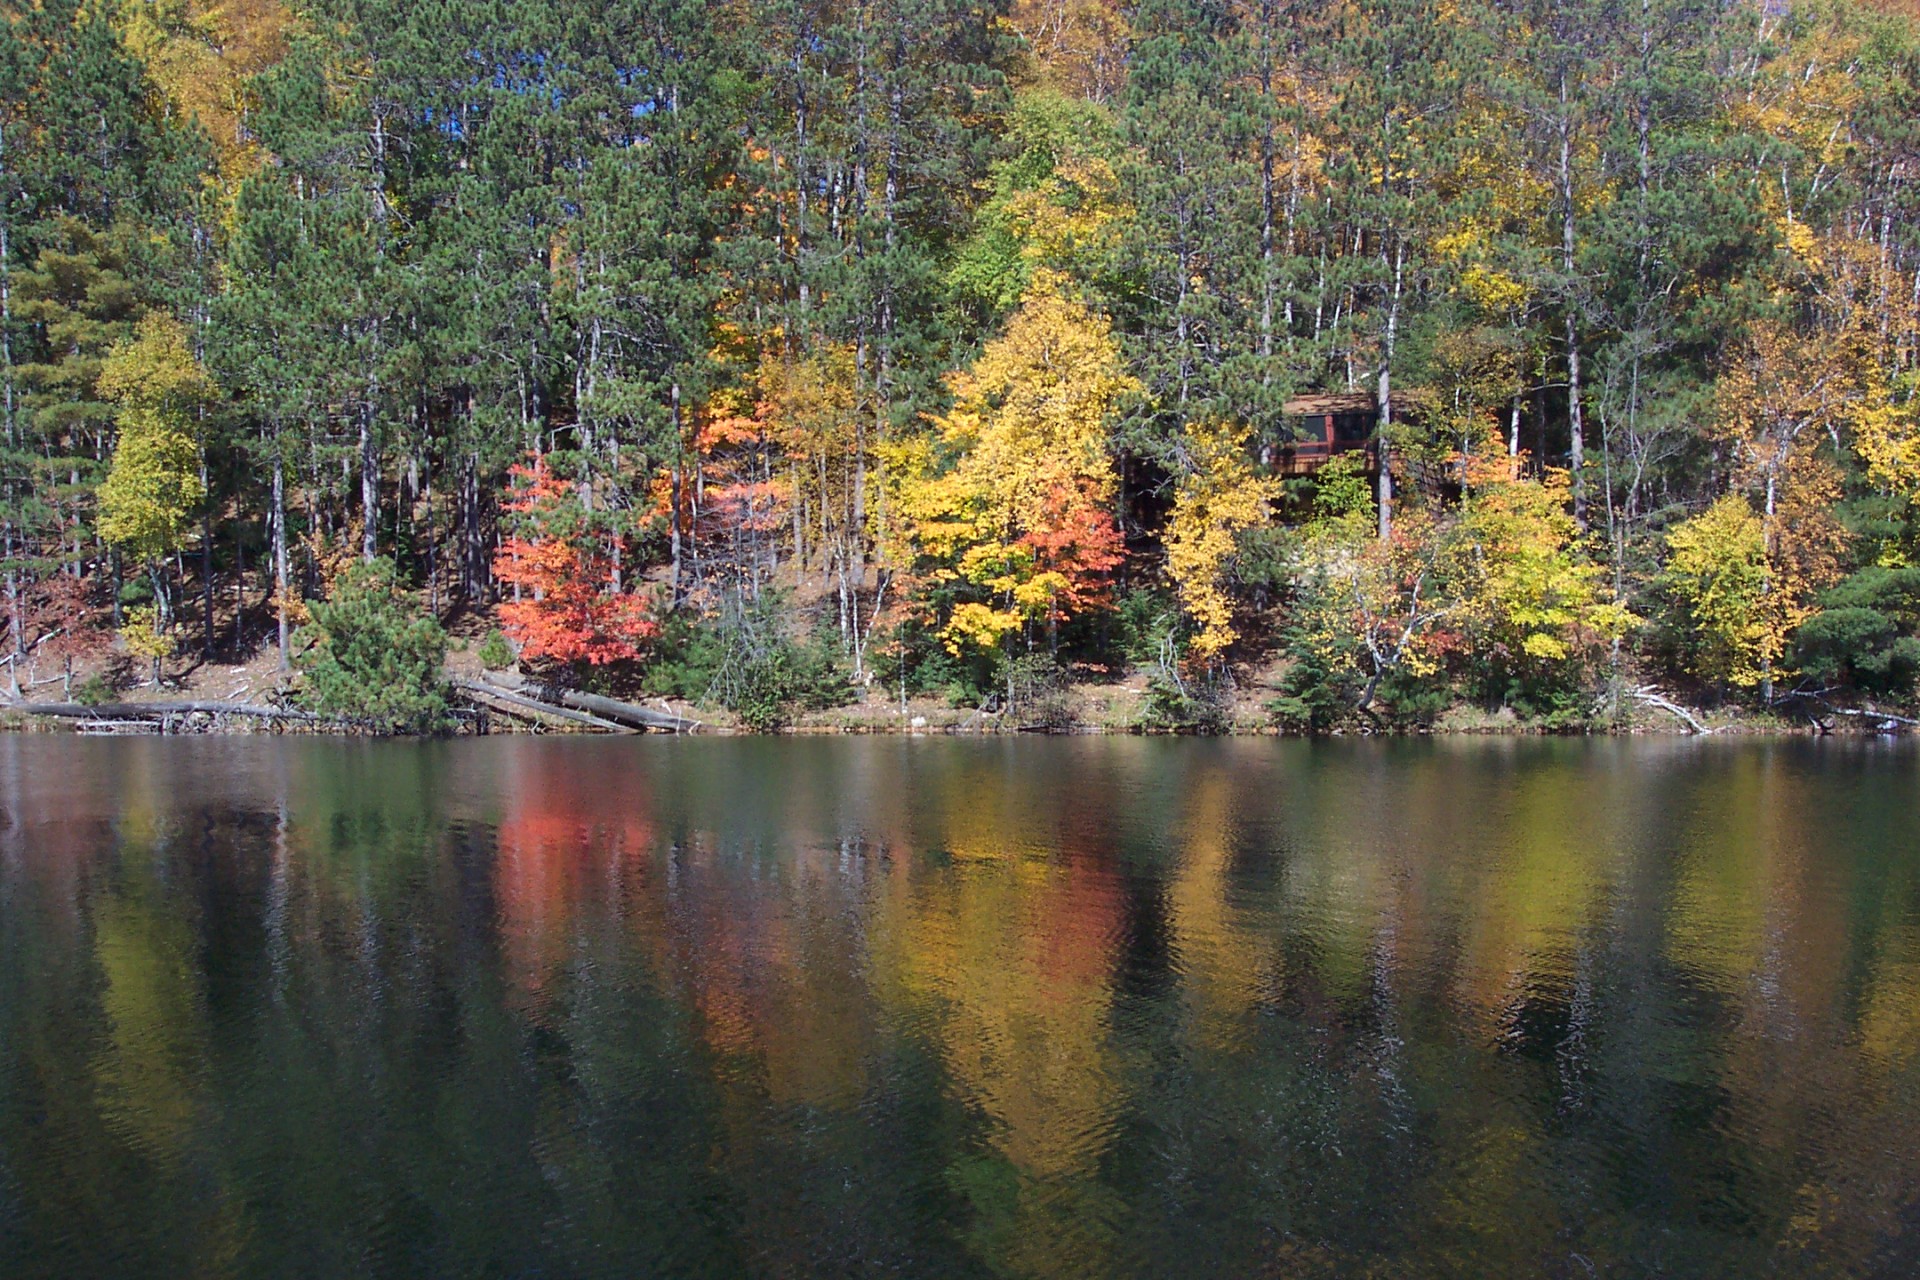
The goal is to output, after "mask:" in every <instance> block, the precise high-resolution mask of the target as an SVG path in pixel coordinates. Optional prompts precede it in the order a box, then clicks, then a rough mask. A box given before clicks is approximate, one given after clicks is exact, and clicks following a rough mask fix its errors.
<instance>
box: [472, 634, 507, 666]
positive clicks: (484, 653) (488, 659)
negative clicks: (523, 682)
mask: <svg viewBox="0 0 1920 1280" xmlns="http://www.w3.org/2000/svg"><path fill="white" fill-rule="evenodd" d="M476 656H477V657H478V658H479V659H480V665H481V666H483V667H485V668H486V669H487V670H489V671H505V670H506V669H507V668H508V667H510V666H512V665H513V664H514V661H515V656H514V652H513V646H512V645H511V644H509V643H507V633H506V632H504V631H494V632H493V633H492V634H490V635H489V636H488V637H487V638H486V641H485V643H483V644H482V645H481V646H480V651H479V653H478V654H477V655H476Z"/></svg>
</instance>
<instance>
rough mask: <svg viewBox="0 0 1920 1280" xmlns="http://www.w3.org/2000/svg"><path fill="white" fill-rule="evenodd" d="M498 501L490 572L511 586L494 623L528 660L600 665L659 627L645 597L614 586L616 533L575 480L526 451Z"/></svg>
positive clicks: (627, 652)
mask: <svg viewBox="0 0 1920 1280" xmlns="http://www.w3.org/2000/svg"><path fill="white" fill-rule="evenodd" d="M513 485H514V489H513V493H512V496H511V497H509V498H508V499H507V501H506V503H505V504H504V505H505V509H506V511H507V513H508V515H509V517H510V518H511V520H512V524H513V534H512V536H511V537H508V538H506V539H505V540H504V541H502V542H501V544H500V550H499V552H498V553H497V554H496V555H495V556H494V562H493V574H494V577H495V578H497V579H498V580H499V581H500V582H502V583H504V584H506V585H507V586H509V587H511V588H513V591H514V598H513V599H512V600H510V601H507V602H506V603H503V604H502V605H501V606H500V609H499V613H500V625H501V627H502V628H503V629H504V630H505V631H506V633H507V635H508V637H509V638H510V639H511V640H512V641H513V642H514V644H515V645H516V646H517V647H518V649H519V652H520V657H521V658H522V659H523V660H525V661H529V662H561V663H580V662H584V663H587V664H588V665H590V666H603V665H605V664H607V663H610V662H621V661H627V660H630V659H634V658H638V657H639V656H640V655H641V653H642V652H643V651H644V649H645V646H646V643H647V642H648V641H649V640H651V639H652V638H653V637H654V635H655V634H656V633H657V632H658V631H659V629H660V624H659V622H658V621H657V619H656V618H655V616H654V610H653V608H652V602H651V601H650V600H649V599H648V598H647V597H645V596H642V595H638V594H635V593H633V592H630V591H626V590H623V589H622V584H621V582H620V577H619V572H618V567H617V566H618V564H619V561H618V559H617V552H618V550H619V541H620V535H619V533H618V531H617V530H613V529H610V528H608V527H607V525H606V522H605V521H604V520H603V519H600V518H598V517H597V513H595V512H594V511H593V510H591V509H590V507H589V505H588V504H587V503H586V502H584V501H582V499H581V494H580V487H579V485H578V484H577V483H576V482H574V481H571V480H568V479H566V478H564V477H563V476H561V475H559V474H557V473H556V471H555V469H554V466H553V459H550V458H546V457H541V456H539V455H534V456H533V458H532V460H531V461H530V462H529V463H526V464H523V465H519V466H516V467H514V468H513Z"/></svg>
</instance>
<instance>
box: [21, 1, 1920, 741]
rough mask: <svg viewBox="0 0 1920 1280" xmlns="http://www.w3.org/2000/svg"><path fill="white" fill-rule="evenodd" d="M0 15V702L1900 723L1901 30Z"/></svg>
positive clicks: (1904, 421) (1643, 10)
mask: <svg viewBox="0 0 1920 1280" xmlns="http://www.w3.org/2000/svg"><path fill="white" fill-rule="evenodd" d="M0 12H4V14H5V17H6V21H5V22H4V23H0V417H3V418H4V437H5V439H4V444H3V445H0V562H3V569H4V588H3V589H4V593H5V600H4V602H3V604H0V607H3V608H4V612H5V619H6V621H5V628H6V639H5V641H4V643H3V644H0V647H4V648H5V649H6V650H7V651H8V653H9V656H8V657H6V658H5V659H4V661H5V662H6V665H7V669H8V672H9V676H8V681H9V686H10V688H11V689H12V691H13V692H14V694H15V696H16V698H17V697H19V696H21V695H22V693H23V691H25V690H29V689H31V688H32V687H34V686H35V685H46V684H57V685H60V686H62V687H63V688H64V689H65V690H66V692H67V694H68V695H69V696H74V697H93V698H103V697H106V696H112V695H111V690H112V689H114V688H129V687H132V686H134V685H137V684H141V683H150V684H161V683H171V684H173V685H176V686H179V685H181V683H182V682H183V681H185V682H189V683H190V682H191V681H192V679H193V678H195V673H200V674H201V675H204V674H205V673H207V672H210V671H211V670H212V669H213V668H214V666H216V665H223V666H236V667H237V666H240V665H243V664H247V663H255V664H263V665H267V666H269V667H271V668H272V669H274V670H276V671H278V672H283V673H285V674H284V675H283V676H281V677H280V679H281V684H282V692H283V693H284V695H285V697H286V698H288V699H290V700H292V701H294V702H302V703H304V704H306V705H311V706H315V707H319V708H321V709H323V710H326V711H329V712H330V713H334V714H339V715H342V716H346V717H348V718H353V719H356V720H359V721H361V722H364V723H366V724H368V725H370V726H377V727H383V728H407V727H413V728H426V727H432V726H433V725H435V724H438V723H440V722H442V719H443V717H444V715H445V712H446V708H447V703H448V698H449V694H448V691H447V689H446V686H445V685H444V684H443V683H442V677H441V669H442V663H443V661H444V660H445V659H446V658H447V656H448V650H449V647H452V648H454V649H455V650H457V651H459V652H462V653H466V652H469V651H471V652H473V653H476V654H477V656H478V660H479V661H480V662H481V664H483V665H484V666H485V667H486V668H489V669H495V670H498V669H504V668H508V667H517V668H519V669H520V670H522V671H525V672H528V673H532V674H534V675H537V676H538V677H540V678H542V679H545V680H549V681H552V682H555V683H556V684H558V685H562V686H567V687H573V688H580V689H587V690H595V691H600V692H608V693H615V694H620V695H622V696H630V697H634V698H639V697H647V698H652V699H660V698H668V699H676V700H680V701H682V702H684V703H691V704H694V705H696V706H706V707H714V708H719V709H722V710H724V711H726V712H728V713H730V714H731V715H732V716H733V717H734V718H736V719H737V721H738V722H739V723H741V724H744V725H747V726H749V727H755V728H772V727H777V726H779V725H782V724H785V723H788V722H790V721H791V720H792V719H793V718H794V717H795V716H797V715H802V714H804V713H806V712H807V711H808V710H810V709H815V710H817V709H823V708H827V707H831V706H835V705H838V704H845V703H849V702H854V701H862V702H864V703H867V704H870V705H877V706H880V707H883V708H884V707H888V706H892V707H896V708H898V709H899V713H900V714H902V715H904V714H905V713H906V711H907V709H908V708H909V706H910V704H912V705H918V704H920V703H931V702H934V701H937V702H938V703H940V704H941V705H950V706H953V707H964V708H977V709H979V710H981V711H996V712H998V713H1000V714H1001V716H1002V719H1003V720H1004V719H1005V717H1006V713H1007V712H1009V711H1016V712H1017V714H1016V715H1015V716H1014V717H1013V719H1014V720H1015V721H1018V722H1021V723H1023V724H1034V723H1051V722H1054V721H1062V722H1066V721H1071V720H1073V719H1074V718H1075V715H1076V713H1075V711H1074V709H1073V706H1072V704H1071V700H1070V698H1069V697H1068V691H1069V690H1070V689H1074V688H1081V687H1086V686H1096V687H1097V686H1099V685H1101V684H1102V683H1103V682H1105V683H1107V684H1118V683H1121V682H1127V681H1131V682H1132V683H1133V685H1134V686H1135V687H1137V688H1138V689H1139V690H1140V691H1141V697H1140V700H1139V707H1140V711H1139V716H1140V723H1142V724H1151V725H1157V726H1160V727H1166V728H1189V729H1194V728H1197V729H1209V728H1216V729H1217V728H1224V727H1229V726H1234V727H1244V726H1245V725H1247V724H1248V723H1249V717H1250V716H1251V717H1252V719H1253V720H1254V721H1257V722H1258V723H1260V724H1262V725H1270V726H1275V727H1279V728H1283V729H1288V730H1294V731H1327V730H1334V729H1342V728H1368V729H1393V728H1411V727H1418V726H1426V725H1431V724H1434V723H1436V721H1438V720H1439V719H1440V718H1441V717H1443V716H1444V715H1447V714H1450V713H1451V711H1452V710H1453V709H1458V708H1463V707H1464V708H1472V709H1475V710H1476V711H1477V713H1478V714H1480V715H1482V716H1483V717H1484V716H1489V715H1494V714H1498V715H1502V716H1505V717H1507V718H1508V719H1510V720H1512V721H1514V722H1516V723H1524V724H1527V725H1534V726H1540V727H1546V728H1564V729H1578V728H1594V727H1607V726H1611V725H1620V724H1622V723H1624V722H1625V721H1626V720H1627V719H1628V718H1629V717H1630V716H1631V715H1633V714H1635V713H1636V712H1644V711H1645V710H1646V709H1647V708H1648V707H1649V706H1666V707H1669V708H1671V709H1673V711H1674V713H1675V714H1676V715H1678V716H1680V717H1681V718H1683V719H1688V720H1690V721H1691V720H1693V718H1694V716H1695V712H1694V711H1689V710H1688V708H1695V709H1699V712H1698V714H1701V715H1745V716H1749V717H1762V718H1765V717H1773V718H1776V719H1777V720H1778V721H1779V722H1781V723H1801V724H1805V723H1806V722H1807V721H1809V720H1811V721H1813V722H1814V723H1831V721H1832V717H1833V716H1834V715H1837V714H1852V715H1871V716H1874V717H1883V716H1885V717H1897V716H1898V715H1899V714H1900V713H1903V712H1904V713H1908V714H1911V713H1912V712H1913V711H1914V710H1915V704H1916V700H1920V402H1916V399H1915V392H1916V372H1915V371H1916V357H1917V354H1920V352H1917V344H1920V27H1917V25H1916V18H1915V15H1914V13H1913V12H1912V10H1911V9H1910V8H1909V7H1907V6H1904V5H1901V4H1898V3H1893V2H1892V0H1888V2H1884V3H1880V4H1869V3H1865V0H1806V2H1804V3H1802V2H1792V3H1789V2H1788V0H1719V2H1717V3H1716V2H1708V0H1565V2H1546V0H1444V2H1442V0H1300V2H1295V0H1139V2H1138V3H1133V4H1122V3H1117V2H1115V0H721V2H719V3H713V4H707V3H695V2H693V0H593V2H592V3H584V2H582V0H540V2H539V3H532V2H529V0H488V2H486V3H474V2H473V0H408V2H406V3H402V2H400V0H313V3H311V4H309V5H307V6H305V7H288V6H286V5H283V4H282V3H280V0H31V2H27V0H0ZM1332 405H1337V406H1339V407H1340V410H1341V413H1342V415H1343V416H1342V417H1340V418H1339V419H1338V422H1339V423H1340V430H1341V435H1342V440H1343V444H1344V445H1345V446H1347V447H1337V448H1334V449H1331V450H1329V449H1327V448H1326V446H1325V445H1324V444H1321V443H1316V442H1321V441H1323V440H1332V439H1333V438H1334V432H1335V423H1336V418H1335V417H1334V416H1333V411H1332V409H1326V412H1325V413H1322V412H1321V409H1323V408H1325V407H1326V406H1332ZM1323 424H1324V435H1323ZM1316 450H1318V452H1316ZM1309 459H1310V463H1311V464H1310V465H1309Z"/></svg>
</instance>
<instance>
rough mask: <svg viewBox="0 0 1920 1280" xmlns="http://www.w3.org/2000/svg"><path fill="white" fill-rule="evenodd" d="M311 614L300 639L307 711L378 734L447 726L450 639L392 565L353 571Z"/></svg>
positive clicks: (380, 562) (375, 564)
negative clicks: (445, 674)
mask: <svg viewBox="0 0 1920 1280" xmlns="http://www.w3.org/2000/svg"><path fill="white" fill-rule="evenodd" d="M311 612H312V615H313V622H312V624H311V625H310V626H307V627H303V628H301V631H300V636H299V642H300V645H301V653H300V655H299V666H300V669H301V671H302V673H303V674H304V675H305V677H306V688H305V689H304V690H303V697H302V700H303V701H304V702H306V703H307V705H309V706H311V707H312V708H313V709H314V710H316V711H318V712H320V713H321V714H323V715H330V716H336V717H338V718H340V719H342V720H346V721H349V722H351V723H353V724H356V725H359V726H360V727H362V728H365V729H368V730H371V731H372V732H375V733H432V732H435V731H437V730H439V729H442V728H444V727H445V726H446V723H447V689H446V684H445V682H444V680H443V679H442V677H441V668H442V666H443V665H444V663H445V662H446V657H447V634H446V632H445V631H443V630H442V629H441V627H440V624H439V623H438V622H437V621H435V620H434V619H433V618H431V617H429V616H427V615H426V614H424V613H421V612H420V611H419V610H417V609H415V608H414V607H413V606H412V605H411V603H410V602H409V601H408V600H407V598H406V597H405V595H403V594H402V593H401V591H400V589H399V586H398V584H397V583H396V582H395V580H394V571H393V566H392V564H391V563H389V562H388V561H386V560H373V561H369V562H367V563H365V564H356V565H353V566H352V567H350V568H349V569H347V571H346V572H345V573H344V574H342V575H341V577H340V578H339V580H338V581H337V582H335V584H334V589H333V597H332V599H330V600H327V601H326V602H324V603H317V604H314V605H313V606H311Z"/></svg>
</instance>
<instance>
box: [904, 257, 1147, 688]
mask: <svg viewBox="0 0 1920 1280" xmlns="http://www.w3.org/2000/svg"><path fill="white" fill-rule="evenodd" d="M952 385H953V391H954V403H953V407H952V408H951V409H950V410H949V411H948V412H947V413H945V414H943V415H941V416H939V417H937V418H935V419H934V426H935V428H936V438H935V439H934V440H932V441H929V442H926V443H925V444H922V445H920V446H917V447H913V448H903V449H898V450H896V451H895V452H894V453H893V455H892V457H891V459H890V462H891V466H890V468H889V470H890V475H891V481H892V485H891V488H892V507H893V518H894V519H895V520H897V521H898V522H899V523H900V527H901V528H902V529H903V530H904V532H905V535H906V540H907V541H908V542H909V543H910V544H911V550H910V554H911V555H912V557H913V559H914V560H915V562H916V564H917V565H918V566H919V569H920V572H919V574H918V577H919V579H920V582H921V585H922V586H923V588H925V589H928V595H929V602H930V603H931V604H932V605H933V609H934V612H935V613H936V614H943V615H944V616H941V617H939V618H938V619H937V621H938V624H939V630H940V636H941V640H942V642H943V643H944V644H945V645H946V647H947V648H948V650H949V651H950V652H953V653H955V654H959V653H962V652H964V651H966V650H967V649H968V648H970V647H971V648H976V649H993V648H995V647H997V646H999V645H1000V644H1001V642H1002V641H1003V640H1005V639H1006V638H1007V637H1008V636H1009V635H1010V634H1012V633H1013V632H1015V631H1018V630H1019V629H1020V628H1021V627H1022V626H1023V625H1025V624H1027V623H1029V622H1033V621H1036V620H1042V619H1044V620H1046V621H1047V622H1048V623H1049V624H1052V623H1057V622H1059V621H1060V620H1061V619H1063V618H1064V617H1066V616H1068V615H1070V614H1073V613H1077V612H1080V611H1083V610H1085V609H1087V608H1089V607H1091V606H1093V605H1095V604H1097V603H1098V602H1099V601H1100V599H1101V598H1102V591H1101V588H1102V585H1103V581H1104V578H1105V576H1106V574H1108V573H1109V572H1110V571H1111V570H1112V569H1113V568H1115V567H1116V566H1117V565H1118V564H1119V562H1120V531H1119V527H1118V524H1117V522H1116V521H1115V520H1114V517H1113V514H1112V505H1113V497H1114V492H1115V489H1116V487H1117V479H1116V476H1115V474H1114V470H1113V462H1112V459H1111V458H1109V456H1108V454H1107V433H1106V422H1107V418H1108V416H1109V414H1110V413H1111V412H1112V410H1113V407H1114V405H1115V403H1116V402H1117V401H1118V400H1119V399H1120V398H1121V397H1122V396H1124V395H1127V394H1129V393H1131V392H1133V391H1135V390H1137V389H1138V385H1139V384H1138V383H1136V382H1135V381H1134V379H1133V378H1131V377H1130V376H1128V375H1127V373H1126V372H1125V370H1124V369H1123V368H1122V366H1121V362H1120V353H1119V350H1118V348H1117V347H1116V346H1115V344H1114V340H1113V334H1112V330H1111V327H1110V326H1109V324H1108V322H1107V320H1106V318H1105V317H1104V316H1102V315H1100V314H1099V313H1097V312H1095V311H1094V310H1092V309H1091V308H1090V307H1088V306H1087V305H1086V304H1085V303H1083V302H1081V301H1079V300H1078V299H1077V298H1075V297H1073V296H1071V294H1070V292H1069V289H1068V287H1067V282H1066V279H1065V278H1064V277H1062V276H1060V275H1059V274H1058V273H1056V272H1053V271H1051V270H1047V269H1041V270H1037V271H1036V272H1035V273H1034V277H1033V281H1032V283H1031V284H1030V285H1029V287H1028V289H1027V291H1026V294H1025V296H1024V297H1023V299H1022V301H1021V303H1020V306H1019V308H1018V309H1017V310H1016V311H1015V312H1014V313H1013V315H1012V317H1011V318H1010V319H1009V321H1008V323H1007V327H1006V331H1005V332H1004V333H1002V334H1001V335H1000V336H999V337H998V338H995V339H994V340H993V341H992V342H989V343H988V344H987V346H986V348H985V350H983V351H982V352H981V353H980V357H979V359H977V360H976V361H974V363H973V365H972V366H971V367H970V368H968V369H966V370H964V371H962V372H960V373H958V374H956V375H954V377H953V383H952Z"/></svg>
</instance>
